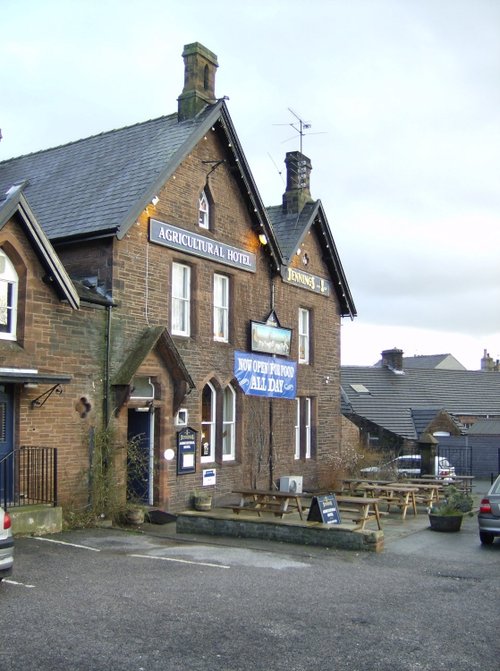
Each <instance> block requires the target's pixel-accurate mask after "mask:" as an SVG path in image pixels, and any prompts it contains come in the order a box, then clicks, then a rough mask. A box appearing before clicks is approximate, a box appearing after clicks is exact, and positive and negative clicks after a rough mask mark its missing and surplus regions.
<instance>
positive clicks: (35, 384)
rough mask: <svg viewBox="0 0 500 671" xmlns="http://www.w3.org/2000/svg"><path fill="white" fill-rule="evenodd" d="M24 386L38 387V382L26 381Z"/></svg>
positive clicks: (29, 387) (28, 387)
mask: <svg viewBox="0 0 500 671" xmlns="http://www.w3.org/2000/svg"><path fill="white" fill-rule="evenodd" d="M24 388H25V389H38V384H37V383H36V382H25V383H24Z"/></svg>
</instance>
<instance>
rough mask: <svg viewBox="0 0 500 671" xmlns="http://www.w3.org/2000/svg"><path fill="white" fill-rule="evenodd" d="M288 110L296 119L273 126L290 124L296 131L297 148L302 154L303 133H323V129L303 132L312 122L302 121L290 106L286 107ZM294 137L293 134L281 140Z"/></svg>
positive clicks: (288, 139)
mask: <svg viewBox="0 0 500 671" xmlns="http://www.w3.org/2000/svg"><path fill="white" fill-rule="evenodd" d="M288 111H289V112H290V114H293V116H294V117H295V118H296V119H297V121H292V122H291V123H277V124H274V125H275V126H291V127H292V128H293V129H294V131H296V132H297V133H298V134H299V137H300V140H299V148H300V153H301V154H302V143H303V137H304V136H305V135H324V133H325V131H320V132H318V133H305V132H304V131H306V130H309V128H311V127H312V124H311V123H309V122H308V121H304V119H302V117H300V116H299V115H298V114H297V112H294V111H293V109H292V108H291V107H289V108H288ZM294 137H296V136H295V135H292V137H289V138H287V139H286V140H283V142H289V141H290V140H293V138H294Z"/></svg>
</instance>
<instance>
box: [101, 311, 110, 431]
mask: <svg viewBox="0 0 500 671" xmlns="http://www.w3.org/2000/svg"><path fill="white" fill-rule="evenodd" d="M110 359H111V305H107V306H106V352H105V356H104V390H103V408H102V418H103V425H104V429H106V428H107V426H108V421H109V368H110V365H109V362H110Z"/></svg>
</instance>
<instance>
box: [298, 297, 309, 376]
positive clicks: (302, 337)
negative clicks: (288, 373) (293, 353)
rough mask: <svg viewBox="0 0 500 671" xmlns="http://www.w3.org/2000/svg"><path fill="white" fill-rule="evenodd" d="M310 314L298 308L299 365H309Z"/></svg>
mask: <svg viewBox="0 0 500 671" xmlns="http://www.w3.org/2000/svg"><path fill="white" fill-rule="evenodd" d="M309 349H310V312H309V310H306V309H305V308H299V363H309Z"/></svg>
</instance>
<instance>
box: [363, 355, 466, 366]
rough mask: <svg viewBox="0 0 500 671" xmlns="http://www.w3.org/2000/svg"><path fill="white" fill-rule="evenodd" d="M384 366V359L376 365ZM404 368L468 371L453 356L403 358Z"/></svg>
mask: <svg viewBox="0 0 500 671" xmlns="http://www.w3.org/2000/svg"><path fill="white" fill-rule="evenodd" d="M375 365H376V366H377V367H380V366H382V359H380V360H379V361H377V363H376V364H375ZM403 368H404V369H407V368H443V369H447V370H467V369H466V368H465V366H463V365H462V364H461V363H460V361H458V360H457V359H455V357H454V356H453V355H452V354H416V355H415V356H405V357H403Z"/></svg>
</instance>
